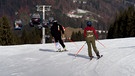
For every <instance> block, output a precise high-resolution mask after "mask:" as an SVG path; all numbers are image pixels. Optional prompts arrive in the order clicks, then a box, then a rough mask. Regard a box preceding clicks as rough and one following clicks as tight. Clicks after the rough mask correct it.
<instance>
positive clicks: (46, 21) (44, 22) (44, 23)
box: [42, 20, 49, 28]
mask: <svg viewBox="0 0 135 76" xmlns="http://www.w3.org/2000/svg"><path fill="white" fill-rule="evenodd" d="M48 25H49V21H48V20H45V21H43V23H42V26H43V27H45V28H47V27H48Z"/></svg>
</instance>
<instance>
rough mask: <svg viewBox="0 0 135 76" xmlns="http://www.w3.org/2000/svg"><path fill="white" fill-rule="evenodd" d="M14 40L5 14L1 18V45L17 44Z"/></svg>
mask: <svg viewBox="0 0 135 76" xmlns="http://www.w3.org/2000/svg"><path fill="white" fill-rule="evenodd" d="M14 40H15V39H14V37H13V34H12V31H11V27H10V25H9V21H8V19H7V17H5V16H3V17H2V18H1V20H0V45H11V44H15V41H14Z"/></svg>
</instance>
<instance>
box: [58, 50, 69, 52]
mask: <svg viewBox="0 0 135 76" xmlns="http://www.w3.org/2000/svg"><path fill="white" fill-rule="evenodd" d="M66 51H68V50H58V51H56V52H66Z"/></svg>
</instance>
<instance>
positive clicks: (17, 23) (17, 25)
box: [14, 19, 23, 30]
mask: <svg viewBox="0 0 135 76" xmlns="http://www.w3.org/2000/svg"><path fill="white" fill-rule="evenodd" d="M22 26H23V25H22V20H20V19H18V20H15V23H14V29H15V30H21V29H22Z"/></svg>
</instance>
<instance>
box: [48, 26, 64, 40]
mask: <svg viewBox="0 0 135 76" xmlns="http://www.w3.org/2000/svg"><path fill="white" fill-rule="evenodd" d="M61 33H62V34H64V29H63V27H62V26H61V25H60V24H58V23H53V25H52V27H51V34H52V36H53V37H55V38H56V37H57V38H58V37H61Z"/></svg>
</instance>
